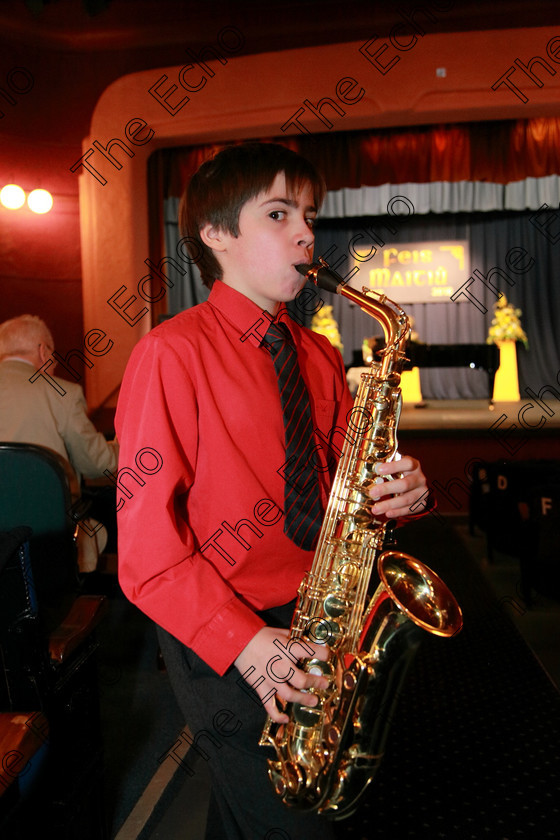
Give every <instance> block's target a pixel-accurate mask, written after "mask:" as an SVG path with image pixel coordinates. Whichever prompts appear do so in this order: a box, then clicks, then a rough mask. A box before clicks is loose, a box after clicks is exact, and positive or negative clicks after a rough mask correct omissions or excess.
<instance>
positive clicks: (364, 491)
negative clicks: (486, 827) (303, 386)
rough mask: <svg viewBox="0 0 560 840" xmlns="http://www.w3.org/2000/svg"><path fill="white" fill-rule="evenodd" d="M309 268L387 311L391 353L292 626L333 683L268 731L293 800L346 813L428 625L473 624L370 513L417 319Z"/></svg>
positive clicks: (347, 452) (362, 412)
mask: <svg viewBox="0 0 560 840" xmlns="http://www.w3.org/2000/svg"><path fill="white" fill-rule="evenodd" d="M298 270H300V272H301V273H302V274H304V275H305V276H307V277H308V278H309V279H312V280H313V282H315V283H316V285H318V286H320V287H321V288H324V289H326V290H327V291H334V292H336V293H338V294H342V295H344V296H345V297H347V298H349V299H350V300H351V301H353V302H355V303H358V304H359V306H360V307H361V308H362V309H363V310H364V311H366V312H367V313H368V314H369V315H371V316H372V317H374V318H376V319H377V320H378V321H380V323H381V325H382V327H383V331H384V333H385V341H386V346H385V349H384V350H383V351H382V354H381V359H380V361H376V360H374V361H373V362H372V364H371V367H370V369H369V370H368V372H367V373H365V374H363V376H362V381H361V384H360V386H359V388H358V392H357V395H356V399H355V402H354V407H353V409H352V411H351V413H350V417H349V421H350V422H349V427H348V431H347V433H346V436H345V441H344V445H343V448H342V453H341V456H340V460H339V463H338V468H337V471H336V475H335V479H334V483H333V487H332V490H331V493H330V497H329V502H328V505H327V510H326V512H325V517H324V520H323V525H322V528H321V532H320V535H319V540H318V544H317V549H316V552H315V557H314V560H313V564H312V566H311V569H310V571H309V572H308V573H307V574H306V576H305V578H304V580H303V581H302V583H301V585H300V588H299V590H298V595H299V597H298V603H297V607H296V610H295V612H294V617H293V620H292V625H291V631H290V638H291V639H298V640H300V641H301V643H302V644H303V645H305V642H306V640H307V641H312V642H314V643H318V644H326V645H328V646H329V649H330V655H329V659H328V661H327V662H323V661H321V660H318V659H307V660H304V664H303V667H304V668H305V670H307V671H310V672H313V673H321V674H324V675H325V676H327V678H328V679H329V687H328V688H327V689H325V690H315V689H311V691H312V693H314V694H316V695H317V696H318V701H319V702H318V705H317V706H315V707H310V706H303V705H300V704H296V703H292V704H289V706H288V707H287V709H286V713H287V714H288V716H289V718H290V720H289V722H288V723H287V724H276V723H274V722H273V721H272V720H271V718H270V717H269V718H267V721H266V724H265V727H264V730H263V733H262V736H261V740H260V744H261V745H262V746H266V745H268V746H272V747H273V748H274V750H275V753H276V759H275V760H269V762H268V764H269V771H268V773H269V777H270V779H271V781H272V783H273V785H274V788H275V790H276V792H277V794H278V795H279V796H281V797H282V799H283V800H284V802H285V803H286V804H287V805H291V806H294V807H297V808H300V809H303V810H309V811H318V812H321V813H323V812H324V813H328V815H329V816H330V817H331V818H332V819H342V818H344V817H347V816H350V815H351V814H352V813H353V812H354V811H355V810H356V808H357V806H358V804H359V801H360V799H361V797H362V796H363V794H364V792H365V790H366V788H367V787H368V785H369V784H370V783H371V781H372V780H373V777H374V775H375V772H376V770H377V768H378V766H379V763H380V761H381V758H382V755H383V752H384V748H385V742H386V740H387V735H388V731H389V725H390V723H391V718H392V715H393V712H394V707H395V706H396V703H397V701H398V697H399V687H400V686H401V684H402V681H403V679H404V676H405V673H406V670H407V667H408V665H409V664H410V661H411V659H412V657H413V655H414V653H415V651H416V649H417V647H418V645H419V639H420V637H421V636H422V630H427V631H428V632H430V633H433V634H436V635H439V636H447V637H449V636H453V635H455V634H456V633H458V632H459V630H460V629H461V627H462V615H461V610H460V607H459V605H458V604H457V602H456V600H455V598H454V597H453V595H452V594H451V592H450V591H449V589H448V588H447V586H446V585H445V584H444V583H443V581H442V580H441V579H440V578H439V577H438V576H437V575H436V574H435V573H434V572H432V571H431V570H430V569H429V568H428V567H427V566H424V565H423V564H421V563H419V562H418V561H417V560H415V559H414V558H413V557H411V556H409V555H406V554H403V553H401V552H397V551H391V550H386V551H384V550H383V546H384V542H385V537H386V529H387V520H386V519H385V518H384V517H383V520H382V521H381V520H379V519H376V518H375V516H374V515H373V514H372V512H371V507H372V505H373V504H374V503H373V501H372V499H371V497H370V496H369V493H368V489H369V488H370V487H371V486H372V484H374V483H375V480H376V474H375V465H376V464H377V463H378V462H380V461H391V460H393V459H394V458H395V457H398V453H397V426H398V420H399V415H400V409H401V392H400V388H399V383H400V378H401V371H402V366H403V364H404V361H405V359H406V357H405V349H406V343H407V340H408V336H409V332H410V329H409V323H408V319H407V317H406V315H405V313H404V312H403V310H402V309H401V308H400V307H399V306H397V304H395V303H394V302H392V301H390V300H388V299H387V298H386V297H385V296H384V295H380V296H378V295H376V294H375V293H371V292H368V291H367V290H366V289H364V290H363V293H360V292H359V291H357V290H356V289H353V288H350V287H347V286H345V285H344V282H343V281H342V279H341V278H340V277H339V276H338V275H337V274H336V273H335V272H334V271H332V270H331V269H329V267H328V265H327V264H326V263H325V262H324V261H323V260H319V262H318V263H315V264H313V265H306V266H299V267H298ZM378 480H379V479H378ZM420 628H421V629H420ZM298 647H300V646H299V645H298ZM309 650H311V648H309Z"/></svg>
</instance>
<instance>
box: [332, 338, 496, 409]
mask: <svg viewBox="0 0 560 840" xmlns="http://www.w3.org/2000/svg"><path fill="white" fill-rule="evenodd" d="M384 345H385V342H384V340H383V339H382V338H380V339H378V341H377V342H376V344H375V345H374V347H372V351H373V353H376V352H377V351H378V350H381V349H382V348H383V347H384ZM406 355H407V358H408V361H407V362H406V363H405V365H404V368H403V369H404V370H412V368H413V367H418V368H433V367H469V368H481V369H482V370H485V371H486V373H487V374H488V399H489V401H490V404H492V395H493V393H494V380H495V378H496V371H497V370H498V368H499V367H500V350H499V348H498V346H497V345H496V344H420V343H419V342H416V341H411V342H409V344H408V346H407V350H406ZM361 367H363V358H362V351H361V350H359V351H355V352H354V357H353V359H352V362H351V364H350V365H348V366H347V370H348V368H361Z"/></svg>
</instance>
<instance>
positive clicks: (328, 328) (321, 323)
mask: <svg viewBox="0 0 560 840" xmlns="http://www.w3.org/2000/svg"><path fill="white" fill-rule="evenodd" d="M332 311H333V308H332V306H322V307H321V308H320V309H319V310H318V312H316V313H315V315H314V316H313V320H312V321H311V329H312V330H313V332H316V333H321V335H324V336H326V337H327V338H328V340H329V341H330V343H331V344H332V346H333V347H336V348H337V349H338V350H340V352H341V353H342V352H343V351H344V345H343V344H342V338H341V337H340V333H339V331H338V324H337V323H336V321H335V319H334V318H333V314H332Z"/></svg>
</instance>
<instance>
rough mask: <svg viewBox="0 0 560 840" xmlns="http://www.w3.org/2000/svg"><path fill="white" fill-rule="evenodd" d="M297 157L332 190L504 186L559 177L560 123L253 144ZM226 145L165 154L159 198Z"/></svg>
mask: <svg viewBox="0 0 560 840" xmlns="http://www.w3.org/2000/svg"><path fill="white" fill-rule="evenodd" d="M258 139H266V140H269V141H270V140H274V141H275V142H279V143H283V144H284V145H288V146H290V147H291V148H294V149H297V150H298V151H301V153H302V154H304V155H306V156H307V157H309V158H310V159H311V160H313V161H314V163H315V164H316V165H317V166H318V167H319V168H320V169H321V171H322V172H323V173H324V175H325V177H326V180H327V186H328V189H329V190H338V189H341V188H343V187H360V186H378V185H380V184H387V183H392V184H404V183H409V182H411V183H427V182H430V181H488V182H492V183H500V184H505V183H508V182H510V181H521V180H523V179H525V178H541V177H543V176H546V175H554V174H556V175H559V174H560V117H542V118H535V119H530V120H508V121H497V122H486V123H465V124H459V125H440V126H420V127H414V128H402V129H399V128H391V129H380V130H368V131H354V132H343V133H338V134H318V135H313V136H309V137H308V136H299V135H298V136H295V137H277V138H258ZM224 145H226V144H212V145H205V146H196V147H189V148H174V149H163V150H161V151H159V152H156V154H155V157H160V158H161V159H160V160H159V162H158V165H157V166H158V169H159V171H160V173H161V178H162V182H161V183H160V189H161V192H160V197H161V198H167V197H169V196H179V195H180V194H181V192H182V189H183V186H184V184H185V183H186V182H187V181H188V179H189V177H190V175H191V174H192V173H193V172H194V171H195V170H196V169H197V167H198V166H199V164H200V163H201V162H202V161H203V160H205V159H206V158H208V157H211V156H212V155H213V154H214V153H215V152H217V151H218V150H219V149H220V148H223V146H224Z"/></svg>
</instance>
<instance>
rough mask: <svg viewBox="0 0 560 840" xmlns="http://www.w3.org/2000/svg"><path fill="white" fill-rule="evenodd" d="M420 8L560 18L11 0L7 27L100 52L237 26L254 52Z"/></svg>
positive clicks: (543, 0)
mask: <svg viewBox="0 0 560 840" xmlns="http://www.w3.org/2000/svg"><path fill="white" fill-rule="evenodd" d="M413 10H416V19H417V20H418V21H422V20H423V21H424V22H425V24H426V31H431V32H444V31H468V30H476V29H508V28H517V27H525V26H546V25H554V24H556V23H560V9H559V4H558V0H538V2H535V0H491V2H487V1H486V0H482V2H481V0H478V2H476V1H475V0H459V2H457V0H398V2H397V3H387V2H377V1H376V0H351V2H350V3H348V2H341V0H277V2H274V3H269V4H264V3H263V2H262V0H238V2H235V0H207V2H200V0H194V2H193V0H3V2H2V4H1V5H0V31H1V32H2V35H1V39H2V41H3V42H4V43H5V42H12V43H16V42H20V43H22V42H25V43H26V44H28V45H31V44H33V45H34V46H35V47H39V48H42V49H45V50H56V51H59V50H60V51H72V52H73V51H80V52H89V53H93V52H99V51H122V50H135V51H145V50H153V49H154V48H161V47H171V48H173V47H178V48H181V47H183V46H184V45H185V43H186V42H187V41H188V44H189V45H190V46H191V47H193V46H196V45H199V44H207V43H209V42H211V41H213V40H214V38H215V36H216V29H217V26H218V27H219V26H227V25H230V26H237V27H238V28H239V29H241V31H242V32H243V33H244V35H245V37H246V44H245V48H244V51H245V52H250V53H254V52H264V51H273V50H279V49H286V48H295V47H304V46H312V45H316V44H325V43H333V42H337V41H352V40H358V39H360V38H362V37H363V38H364V40H365V39H366V38H368V37H371V35H372V34H374V33H375V34H377V35H379V37H385V36H387V35H388V34H389V32H390V30H391V28H392V27H393V26H395V25H396V24H397V23H400V22H402V21H403V20H405V19H406V15H407V14H408V13H410V12H411V11H413Z"/></svg>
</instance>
